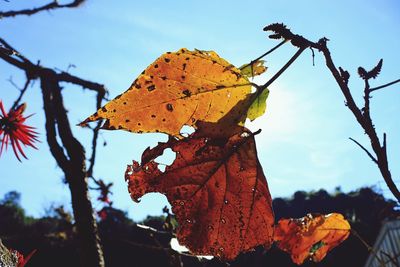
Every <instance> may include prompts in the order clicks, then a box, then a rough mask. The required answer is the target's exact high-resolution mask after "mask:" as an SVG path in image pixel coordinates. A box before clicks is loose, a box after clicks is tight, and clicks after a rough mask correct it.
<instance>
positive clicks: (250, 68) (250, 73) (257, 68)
mask: <svg viewBox="0 0 400 267" xmlns="http://www.w3.org/2000/svg"><path fill="white" fill-rule="evenodd" d="M264 63H265V60H256V61H254V62H251V63H249V64H244V65H243V66H241V67H240V68H239V69H240V72H241V73H242V75H243V76H245V77H248V78H252V77H254V76H257V75H261V74H263V73H264V72H266V71H267V67H265V66H264Z"/></svg>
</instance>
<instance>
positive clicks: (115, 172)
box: [0, 0, 400, 220]
mask: <svg viewBox="0 0 400 267" xmlns="http://www.w3.org/2000/svg"><path fill="white" fill-rule="evenodd" d="M60 2H62V1H60ZM64 2H65V1H64ZM44 3H46V1H39V0H34V1H33V0H32V1H29V3H27V1H22V0H10V1H9V2H6V1H0V10H2V11H6V10H10V9H20V8H24V7H32V6H38V5H41V4H44ZM28 4H29V5H28ZM275 22H283V23H285V24H286V25H288V27H289V28H291V29H292V30H293V31H294V32H295V33H298V34H301V35H303V36H305V37H306V38H309V39H310V40H315V41H317V40H318V39H319V38H321V37H327V38H328V39H329V40H330V41H329V43H328V46H329V48H330V50H331V53H332V57H333V59H334V61H335V63H336V64H337V66H342V67H343V68H345V69H347V70H348V71H349V72H350V73H351V78H350V82H349V84H350V87H351V88H352V92H353V94H354V96H355V98H356V101H357V102H358V103H362V90H363V82H362V80H361V79H359V77H358V75H357V72H356V71H357V67H358V66H364V67H365V68H366V69H371V68H372V67H374V66H375V65H376V63H377V62H378V61H379V59H380V58H383V60H384V61H383V69H382V73H381V75H380V76H379V77H378V78H377V79H376V80H373V81H372V82H371V86H378V85H381V84H384V83H387V82H390V81H392V80H396V79H398V78H399V76H400V72H399V67H398V63H399V62H400V51H399V49H398V48H399V47H400V27H399V26H400V2H399V1H397V0H382V1H373V0H353V1H347V0H337V1H328V0H318V1H308V0H304V1H288V0H286V1H252V0H249V1H234V0H229V1H225V0H221V1H211V0H203V1H183V0H171V1H161V0H158V1H156V0H148V1H128V0H124V1H122V0H120V1H108V0H89V1H87V2H86V3H85V4H84V5H83V6H81V7H80V8H77V9H63V10H56V11H51V12H43V13H40V14H37V15H35V16H32V17H23V16H21V17H17V18H7V19H2V20H0V37H1V38H4V39H5V40H6V41H8V42H9V43H10V44H11V45H13V46H14V47H15V48H16V49H17V50H19V51H20V52H21V53H22V54H23V55H25V56H27V57H28V58H29V59H31V60H32V61H33V62H37V61H38V60H40V64H42V65H43V66H47V67H50V68H57V69H60V70H67V69H68V66H70V65H71V64H73V66H74V67H72V68H69V70H68V71H69V72H70V73H71V74H74V75H77V76H79V77H82V78H85V79H88V80H92V81H96V82H100V83H103V84H105V85H106V87H107V88H108V89H109V93H110V95H109V96H110V98H113V97H115V96H117V95H119V94H120V93H122V92H124V91H125V90H126V89H127V88H128V87H129V85H130V84H131V83H132V81H133V80H134V79H135V78H136V77H137V76H138V75H139V74H140V73H141V72H142V71H143V70H144V69H145V68H146V67H147V66H148V65H149V64H151V63H152V62H153V61H154V60H155V59H156V58H157V57H158V56H160V55H161V54H163V53H164V52H166V51H175V50H178V49H180V48H182V47H186V48H188V49H194V48H197V49H202V50H214V51H216V52H217V53H218V54H219V55H220V56H221V57H223V58H225V59H226V60H228V61H229V62H231V63H232V64H234V65H236V66H240V65H242V64H244V63H247V62H249V61H251V60H252V59H254V58H256V57H257V56H259V55H261V54H262V53H264V52H265V51H267V50H269V49H270V48H272V47H273V46H274V45H276V44H277V41H274V40H271V39H268V37H267V34H266V33H265V32H263V31H262V29H263V28H264V26H266V25H268V24H271V23H275ZM294 52H295V49H294V48H293V47H291V45H289V44H286V45H285V46H284V47H282V48H280V49H278V50H277V51H276V52H274V53H273V54H272V55H269V56H268V57H267V58H266V65H267V66H268V71H267V73H266V74H265V75H263V76H262V77H259V78H257V79H255V82H258V83H263V82H265V81H266V80H268V78H269V77H271V76H272V75H273V74H274V73H275V72H276V71H277V70H279V68H280V67H281V66H282V65H283V64H285V62H286V61H287V60H288V59H289V58H290V57H291V56H292V55H293V54H294ZM315 52H316V55H315V66H313V64H312V55H311V51H309V50H306V51H305V52H304V53H303V54H302V55H301V56H300V58H299V59H298V60H297V61H296V62H295V63H294V64H293V65H292V66H291V67H290V68H289V69H288V70H287V71H286V72H285V73H284V74H283V75H282V76H281V77H280V78H279V79H278V80H277V81H276V82H274V83H273V84H272V85H271V87H270V96H269V98H268V102H267V112H266V114H265V115H264V116H263V117H261V118H259V119H257V120H256V121H254V122H253V123H252V124H250V125H248V127H249V128H250V129H252V130H258V129H262V132H261V134H259V135H257V136H256V142H257V149H258V155H259V159H260V162H261V164H262V166H263V169H264V172H265V174H266V177H267V181H268V184H269V188H270V191H271V194H272V196H273V197H289V196H290V195H292V194H293V193H294V192H295V191H298V190H307V191H308V190H319V189H320V188H324V189H326V190H328V191H333V190H334V188H335V187H337V186H340V187H341V188H342V190H344V191H346V192H347V191H350V190H355V189H357V188H359V187H362V186H375V187H376V188H377V189H378V190H381V192H383V193H384V194H385V195H386V196H387V197H391V195H390V192H389V191H388V189H387V188H386V185H385V184H384V183H383V182H382V181H383V180H382V178H381V176H380V173H379V171H378V169H377V167H376V166H375V165H374V164H373V163H372V161H371V160H370V159H369V158H368V157H367V156H366V154H365V153H364V152H363V151H361V150H360V148H358V147H357V146H356V145H355V144H354V143H352V142H351V141H350V140H349V139H348V138H349V137H352V138H355V139H356V140H358V141H359V142H361V143H362V144H364V145H368V139H367V138H366V136H365V135H364V134H363V131H362V130H361V129H360V127H359V126H358V125H357V124H356V122H355V119H354V118H353V115H352V114H351V113H350V111H349V110H348V109H347V108H346V107H345V105H344V98H343V96H342V94H341V92H340V90H339V88H338V86H337V85H336V83H335V81H334V79H333V77H332V76H331V74H330V72H329V71H328V69H327V68H326V66H325V64H324V60H323V57H322V55H321V54H319V53H318V51H315ZM10 78H12V80H13V81H14V82H15V83H16V84H17V85H20V86H22V85H23V83H24V81H25V80H24V74H23V73H22V72H21V71H19V70H17V69H15V68H14V67H11V66H9V65H8V64H6V63H5V62H3V61H0V99H1V100H2V101H3V102H4V104H5V105H6V108H9V107H10V106H11V105H12V103H13V101H14V100H15V99H16V97H17V96H18V91H17V89H15V87H14V86H13V85H11V83H10V82H9V79H10ZM38 85H39V82H36V83H35V84H34V85H33V86H32V87H31V88H30V89H29V90H28V92H27V94H26V96H25V97H24V99H23V100H24V101H25V102H26V103H27V104H28V109H27V111H26V112H27V114H30V113H34V114H35V115H34V116H33V117H31V118H30V119H29V120H28V123H29V124H30V125H33V126H35V127H36V128H37V130H38V132H39V133H40V140H41V143H39V144H38V148H39V149H38V150H34V149H30V148H28V149H26V152H27V155H28V157H29V160H23V162H22V163H20V162H18V161H17V160H16V158H15V156H14V155H13V153H12V152H11V151H8V152H7V153H5V154H3V155H2V156H1V158H0V198H1V197H2V196H3V195H4V194H5V193H7V192H9V191H11V190H16V191H19V192H21V193H22V201H21V203H22V206H23V207H24V208H26V210H27V213H28V214H29V215H32V216H42V215H44V214H45V210H46V209H47V208H48V207H49V206H50V205H52V204H53V205H61V204H63V205H65V206H67V207H69V206H70V196H69V190H68V186H67V185H65V184H64V183H63V174H62V171H61V170H60V169H59V168H58V167H57V164H56V162H55V160H54V159H53V158H52V156H51V154H50V151H49V147H48V145H47V143H46V138H45V130H44V114H43V109H42V107H43V103H42V99H41V93H40V88H39V86H38ZM63 95H64V98H65V99H64V102H65V105H66V108H67V109H68V115H69V117H70V121H71V124H72V125H75V124H76V123H78V122H80V121H82V120H83V119H85V118H86V117H87V116H88V115H90V114H92V113H93V112H94V111H95V96H94V94H93V93H92V92H90V91H84V90H82V88H79V87H76V86H72V85H70V84H64V89H63ZM371 105H372V107H371V109H372V114H373V120H374V123H375V125H376V127H377V129H378V133H379V134H380V136H382V134H383V132H386V133H387V136H388V156H389V163H390V169H391V171H392V173H393V177H394V178H395V180H396V182H397V184H398V185H399V186H400V177H399V176H400V165H399V164H398V163H399V162H400V116H398V114H400V84H397V85H395V86H392V87H389V88H386V89H384V90H379V91H376V92H375V93H373V98H372V104H371ZM72 127H73V132H74V134H75V135H76V136H77V137H78V139H79V140H80V141H81V142H82V143H83V144H84V145H85V146H86V148H87V151H88V153H90V138H91V133H90V131H88V130H86V129H82V128H79V127H75V126H72ZM99 140H100V146H99V150H98V154H97V160H96V166H95V169H94V175H95V176H96V177H98V178H102V179H104V180H106V181H108V182H113V183H114V186H113V188H112V191H113V195H112V200H113V201H114V205H115V207H117V208H120V209H123V210H125V211H127V212H128V214H129V216H130V217H131V218H133V219H135V220H142V219H143V218H145V217H146V216H147V215H159V214H161V210H162V208H163V207H164V206H165V205H166V204H167V200H166V198H165V197H164V196H162V195H160V194H155V193H153V194H148V195H146V196H144V197H143V198H142V201H141V202H140V203H139V204H136V203H133V202H132V200H131V199H130V196H129V194H128V191H127V185H126V183H125V181H124V172H125V168H126V165H127V164H130V163H131V162H132V160H139V159H140V155H141V153H142V151H143V150H144V149H146V148H147V147H148V146H155V145H156V144H157V142H159V141H165V140H167V137H166V136H165V135H163V134H142V135H140V134H131V133H127V132H124V131H103V132H102V133H101V136H100V139H99ZM104 142H106V143H107V145H106V146H103V145H102V144H103V143H104ZM396 177H398V178H396ZM91 196H92V199H93V203H94V207H95V208H96V209H98V208H100V207H101V203H99V202H98V201H96V197H97V196H98V193H97V192H91Z"/></svg>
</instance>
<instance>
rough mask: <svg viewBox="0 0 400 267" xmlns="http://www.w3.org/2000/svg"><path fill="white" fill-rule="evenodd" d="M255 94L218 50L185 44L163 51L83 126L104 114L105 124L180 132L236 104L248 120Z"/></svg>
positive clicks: (240, 115) (214, 119) (239, 119)
mask: <svg viewBox="0 0 400 267" xmlns="http://www.w3.org/2000/svg"><path fill="white" fill-rule="evenodd" d="M250 94H251V84H250V82H249V80H248V79H247V77H245V76H243V75H242V74H241V72H240V70H238V69H237V68H236V67H234V66H233V65H232V64H230V63H229V62H227V61H226V60H224V59H222V58H221V57H219V56H218V55H217V54H216V53H215V52H213V51H200V50H195V51H189V50H187V49H185V48H182V49H180V50H179V51H177V52H174V53H171V52H168V53H165V54H163V55H161V56H160V57H159V58H158V59H157V60H156V61H154V62H153V63H152V64H151V65H150V66H149V67H147V69H146V70H145V71H143V72H142V74H141V75H139V77H138V78H137V79H136V80H135V81H134V82H133V84H132V85H131V86H130V88H129V89H128V90H127V91H126V92H125V93H123V94H122V95H119V96H117V97H116V98H115V99H114V100H112V101H110V102H109V103H107V104H106V105H105V106H104V107H102V108H101V109H99V110H98V111H97V112H96V113H95V114H93V115H92V116H90V117H89V118H87V119H86V120H85V121H84V122H83V123H81V125H85V124H86V123H87V122H91V121H96V120H100V119H105V120H106V122H105V123H104V125H103V128H104V129H110V130H114V129H124V130H128V131H131V132H136V133H143V132H163V133H167V134H170V135H174V136H179V131H180V130H181V128H182V126H184V125H189V126H194V125H195V124H196V122H197V121H199V120H200V121H205V122H217V121H219V120H220V119H221V118H222V117H223V116H225V115H226V114H227V113H228V112H229V111H230V110H232V109H233V107H236V109H238V112H237V113H235V114H234V115H235V122H236V123H235V124H238V123H239V122H243V121H244V120H245V119H246V111H247V109H248V108H249V106H250V104H251V103H250V104H249V103H248V102H246V101H245V100H247V99H249V95H250ZM238 106H239V107H238Z"/></svg>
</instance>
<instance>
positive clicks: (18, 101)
mask: <svg viewBox="0 0 400 267" xmlns="http://www.w3.org/2000/svg"><path fill="white" fill-rule="evenodd" d="M10 82H12V80H11V79H10ZM30 83H31V79H29V78H26V82H25V84H24V87H22V88H19V91H20V94H19V96H18V98H17V99H16V100H15V101H14V104H13V105H12V107H11V109H15V108H16V107H17V106H18V105H19V104H20V102H21V100H22V97H23V96H24V94H25V92H26V90H27V89H28V86H29V84H30Z"/></svg>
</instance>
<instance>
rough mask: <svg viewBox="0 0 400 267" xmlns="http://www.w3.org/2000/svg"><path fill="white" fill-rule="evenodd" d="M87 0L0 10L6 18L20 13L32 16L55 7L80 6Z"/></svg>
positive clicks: (1, 15)
mask: <svg viewBox="0 0 400 267" xmlns="http://www.w3.org/2000/svg"><path fill="white" fill-rule="evenodd" d="M85 1H86V0H74V1H73V2H71V3H69V4H59V3H58V1H57V0H55V1H53V2H51V3H48V4H45V5H43V6H40V7H36V8H32V9H22V10H11V11H6V12H0V19H2V18H6V17H15V16H20V15H25V16H30V15H33V14H36V13H39V12H42V11H50V10H53V9H60V8H73V7H78V6H80V5H81V4H82V3H83V2H85Z"/></svg>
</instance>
